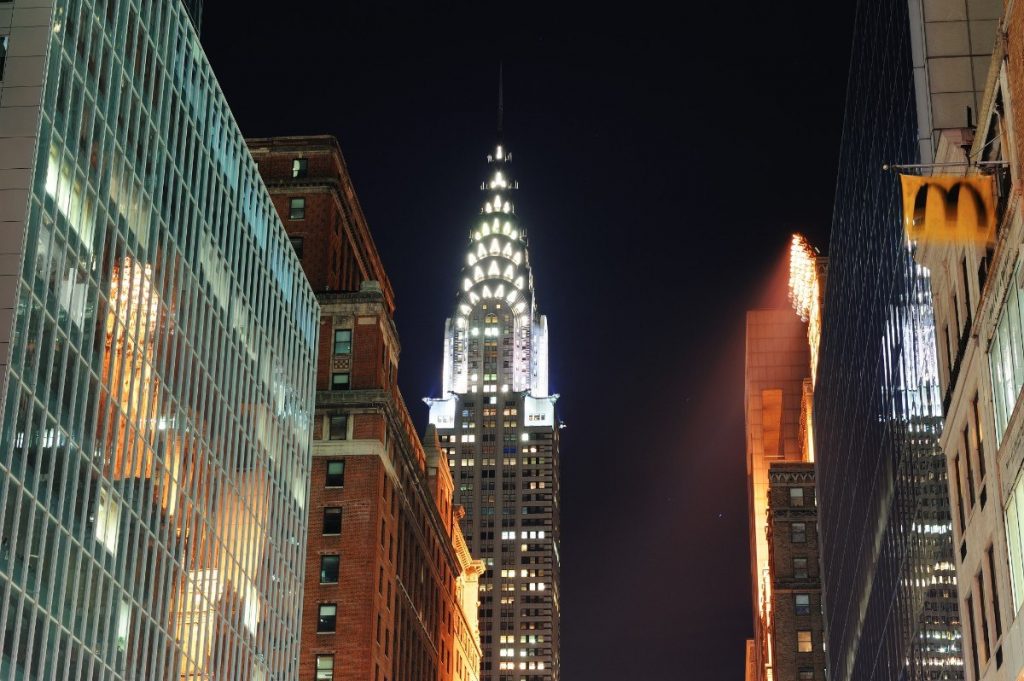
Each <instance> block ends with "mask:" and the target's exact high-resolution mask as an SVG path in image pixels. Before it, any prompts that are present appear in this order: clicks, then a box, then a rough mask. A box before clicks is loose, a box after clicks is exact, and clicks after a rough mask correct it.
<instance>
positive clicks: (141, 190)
mask: <svg viewBox="0 0 1024 681" xmlns="http://www.w3.org/2000/svg"><path fill="white" fill-rule="evenodd" d="M0 36H3V37H5V38H6V40H7V44H8V45H9V53H8V57H7V60H6V63H5V65H4V72H3V73H2V74H0V231H2V234H3V238H2V239H0V247H2V249H3V251H2V255H0V319H2V321H3V323H0V362H2V364H0V388H2V392H0V399H2V410H3V411H2V428H0V630H2V633H0V635H2V649H0V678H3V679H13V680H19V681H20V680H22V679H48V680H55V679H62V680H63V679H189V680H199V679H214V678H216V679H245V680H246V681H248V680H250V679H261V680H265V679H291V678H295V676H296V673H297V665H298V653H299V634H298V632H299V628H300V626H299V625H300V619H299V618H300V614H301V613H300V612H299V611H300V609H301V605H300V604H301V601H302V598H301V596H302V584H303V582H302V576H303V569H304V558H305V556H304V553H305V543H306V542H305V540H306V534H305V533H306V529H305V528H306V517H307V511H306V495H307V492H308V487H309V472H308V467H309V431H310V415H311V412H312V405H313V394H314V393H313V390H314V384H313V371H314V366H315V358H316V343H315V339H316V324H317V320H318V315H319V310H318V306H317V303H316V300H315V298H314V296H313V294H312V291H311V290H310V288H309V285H308V283H307V282H306V280H305V278H304V276H303V274H302V270H301V268H300V266H299V263H298V261H297V259H296V257H295V254H294V252H293V250H292V248H291V246H290V244H289V242H288V238H287V236H286V234H285V231H284V229H283V227H282V226H281V223H280V222H279V220H278V218H277V215H276V212H275V211H274V208H273V205H272V204H271V201H270V197H269V196H268V194H267V192H266V190H265V188H264V186H263V184H262V182H261V181H260V179H259V175H258V173H257V170H256V167H255V164H254V163H253V162H252V160H251V157H250V156H249V153H248V151H247V149H246V145H245V142H244V140H243V138H242V136H241V134H240V132H239V130H238V128H237V126H236V124H235V122H234V120H233V118H232V116H231V112H230V110H229V109H228V106H227V104H226V102H225V100H224V97H223V95H222V94H221V92H220V90H219V88H218V86H217V83H216V80H215V79H214V76H213V73H212V72H211V70H210V66H209V64H208V62H207V61H206V58H205V56H204V54H203V51H202V48H201V47H200V44H199V40H198V36H197V33H196V30H195V27H194V26H193V24H192V22H191V20H190V18H189V15H188V14H187V13H186V8H185V7H184V5H183V4H182V3H181V2H180V1H179V0H96V1H93V0H54V1H53V2H50V1H48V0H14V2H7V3H2V4H0Z"/></svg>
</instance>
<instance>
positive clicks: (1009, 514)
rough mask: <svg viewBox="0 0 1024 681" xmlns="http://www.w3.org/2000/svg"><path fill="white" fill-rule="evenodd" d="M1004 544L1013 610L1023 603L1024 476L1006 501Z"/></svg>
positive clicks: (1019, 479) (1016, 483)
mask: <svg viewBox="0 0 1024 681" xmlns="http://www.w3.org/2000/svg"><path fill="white" fill-rule="evenodd" d="M1005 515H1006V546H1007V551H1008V552H1009V554H1010V555H1009V558H1010V584H1011V586H1012V587H1013V606H1014V607H1013V610H1014V612H1016V611H1018V610H1020V608H1021V606H1022V605H1024V554H1022V551H1024V476H1020V477H1018V478H1017V482H1015V483H1014V485H1013V491H1012V492H1011V493H1010V494H1009V495H1008V500H1007V502H1006V511H1005Z"/></svg>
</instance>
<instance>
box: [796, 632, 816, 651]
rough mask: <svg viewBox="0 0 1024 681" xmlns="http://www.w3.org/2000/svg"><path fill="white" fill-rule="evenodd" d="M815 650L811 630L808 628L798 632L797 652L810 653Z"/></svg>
mask: <svg viewBox="0 0 1024 681" xmlns="http://www.w3.org/2000/svg"><path fill="white" fill-rule="evenodd" d="M813 650H814V644H813V642H812V641H811V632H810V631H808V630H803V631H798V632H796V652H798V653H809V652H811V651H813Z"/></svg>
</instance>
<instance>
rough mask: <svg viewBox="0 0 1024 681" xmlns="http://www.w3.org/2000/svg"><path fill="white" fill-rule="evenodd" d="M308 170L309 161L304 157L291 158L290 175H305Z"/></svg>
mask: <svg viewBox="0 0 1024 681" xmlns="http://www.w3.org/2000/svg"><path fill="white" fill-rule="evenodd" d="M308 171H309V161H308V160H307V159H304V158H296V159H293V160H292V177H305V176H306V174H307V173H308Z"/></svg>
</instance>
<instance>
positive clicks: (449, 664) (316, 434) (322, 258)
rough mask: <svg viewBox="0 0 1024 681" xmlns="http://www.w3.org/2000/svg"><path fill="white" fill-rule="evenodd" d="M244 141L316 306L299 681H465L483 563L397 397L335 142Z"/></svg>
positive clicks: (370, 270)
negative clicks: (468, 542)
mask: <svg viewBox="0 0 1024 681" xmlns="http://www.w3.org/2000/svg"><path fill="white" fill-rule="evenodd" d="M249 146H250V150H251V152H252V154H253V157H254V158H255V159H256V161H257V163H258V164H259V169H260V173H261V175H262V176H263V179H264V181H265V183H266V185H267V188H268V189H269V191H270V194H271V197H272V198H273V201H274V205H275V207H276V209H277V210H278V212H279V214H280V215H281V218H282V221H283V222H284V224H285V227H286V229H287V231H288V234H289V236H290V238H291V240H292V244H293V246H294V247H295V250H296V252H297V253H298V255H299V257H300V260H301V262H302V265H303V268H304V269H305V271H306V273H307V276H308V277H309V280H310V283H311V285H312V287H313V290H314V291H316V292H317V299H318V301H319V303H320V308H321V317H320V328H319V351H318V366H317V378H316V381H317V385H316V388H317V393H316V395H317V397H316V411H315V414H314V421H313V429H312V430H313V464H312V467H311V489H310V511H309V533H308V534H309V539H308V548H307V564H306V578H305V601H304V604H303V605H304V607H303V628H302V657H301V660H300V675H301V678H303V679H316V681H368V680H371V679H372V680H373V681H447V680H449V679H451V680H456V681H475V680H476V679H478V678H479V669H480V647H479V632H478V625H477V611H476V609H477V599H478V596H477V588H478V587H477V584H478V578H479V575H480V574H481V573H482V572H483V564H482V563H481V562H480V561H474V560H473V559H472V557H471V555H470V553H469V550H468V548H467V545H466V542H465V540H464V538H463V536H462V532H461V529H460V527H459V524H458V519H459V517H460V513H461V509H460V508H457V507H453V505H452V490H453V484H452V479H451V473H450V472H449V466H448V462H447V459H446V458H445V452H444V451H443V450H441V449H440V448H439V447H438V446H437V442H436V440H437V436H436V434H434V432H433V429H432V428H431V429H430V431H428V434H427V445H426V447H424V444H423V443H422V442H421V440H420V438H419V436H418V435H417V433H416V431H415V428H414V426H413V423H412V420H411V418H410V416H409V412H408V409H407V407H406V404H405V401H404V400H403V398H402V395H401V393H400V392H399V390H398V386H397V382H396V374H397V369H398V357H399V351H400V346H399V342H398V334H397V331H396V329H395V324H394V318H393V314H394V309H395V304H394V295H393V293H392V290H391V286H390V283H389V282H388V278H387V274H386V273H385V272H384V268H383V265H382V264H381V261H380V257H379V255H378V254H377V250H376V247H375V246H374V243H373V238H372V236H371V235H370V232H369V230H368V228H367V225H366V220H365V218H364V217H363V214H362V210H361V208H360V206H359V202H358V200H357V198H356V196H355V192H354V190H353V188H352V183H351V180H350V179H349V176H348V173H347V170H346V167H345V162H344V159H343V157H342V155H341V151H340V149H339V147H338V144H337V141H336V140H335V139H334V138H333V137H329V136H317V137H285V138H270V139H252V140H249Z"/></svg>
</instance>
